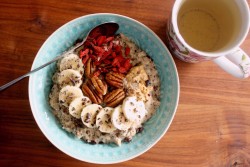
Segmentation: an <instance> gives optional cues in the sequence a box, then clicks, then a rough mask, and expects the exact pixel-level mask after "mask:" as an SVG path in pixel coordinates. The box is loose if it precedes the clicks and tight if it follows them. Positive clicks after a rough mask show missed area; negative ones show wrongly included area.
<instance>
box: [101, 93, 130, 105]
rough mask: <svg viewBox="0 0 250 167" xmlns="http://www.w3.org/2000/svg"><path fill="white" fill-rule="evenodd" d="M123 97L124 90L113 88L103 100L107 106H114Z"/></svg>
mask: <svg viewBox="0 0 250 167" xmlns="http://www.w3.org/2000/svg"><path fill="white" fill-rule="evenodd" d="M124 98H125V92H124V91H123V90H122V89H115V90H113V91H112V92H110V93H108V94H107V95H106V96H105V97H104V102H105V103H106V106H108V107H116V106H117V105H119V104H120V103H121V102H122V101H123V99H124Z"/></svg>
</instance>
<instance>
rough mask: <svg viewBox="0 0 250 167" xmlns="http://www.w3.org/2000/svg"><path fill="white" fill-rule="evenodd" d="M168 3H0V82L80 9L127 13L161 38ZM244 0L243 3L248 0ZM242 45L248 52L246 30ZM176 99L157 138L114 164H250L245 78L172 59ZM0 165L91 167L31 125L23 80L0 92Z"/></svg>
mask: <svg viewBox="0 0 250 167" xmlns="http://www.w3.org/2000/svg"><path fill="white" fill-rule="evenodd" d="M173 3H174V0H167V1H166V0H154V1H151V0H144V1H143V0H137V1H136V0H120V1H115V0H108V1H101V0H100V1H98V0H96V1H92V0H75V1H69V0H68V1H67V0H60V1H59V0H30V1H28V0H1V1H0V75H1V77H0V85H3V84H4V83H6V82H8V81H10V80H12V79H14V78H16V77H18V76H20V75H22V74H24V73H26V72H27V71H29V70H30V68H31V64H32V62H33V59H34V57H35V55H36V53H37V51H38V49H39V48H40V46H41V45H42V44H43V42H44V41H45V40H46V38H47V37H48V36H49V35H50V34H51V33H52V32H54V31H55V30H56V29H57V28H58V27H60V26H61V25H63V24H65V23H66V22H68V21H70V20H72V19H74V18H76V17H79V16H83V15H87V14H91V13H100V12H109V13H117V14H122V15H126V16H129V17H132V18H134V19H136V20H138V21H140V22H142V23H144V24H145V25H147V26H148V27H149V28H151V29H152V30H153V31H154V32H155V33H156V34H157V35H158V36H159V37H160V38H161V39H162V40H163V41H164V42H165V43H166V34H165V31H166V22H167V19H168V17H169V14H170V11H171V8H172V6H173ZM248 3H250V0H248ZM242 48H243V49H244V50H245V51H246V52H247V53H248V54H250V35H248V37H247V39H246V40H245V42H244V43H243V44H242ZM175 62H176V65H177V68H178V71H179V76H180V85H181V88H180V89H181V92H180V101H179V106H178V109H177V113H176V116H175V118H174V120H173V123H172V125H171V126H170V128H169V130H168V132H167V133H166V134H165V136H164V137H163V138H162V139H161V140H160V141H159V142H158V143H157V144H156V145H155V146H154V147H153V148H152V149H150V150H149V151H147V152H146V153H144V154H143V155H141V156H139V157H137V158H135V159H133V160H130V161H127V162H124V163H120V164H116V165H110V166H120V167H123V166H124V167H125V166H127V167H132V166H137V167H139V166H145V167H151V166H155V167H160V166H164V167H183V166H185V167H186V166H187V167H203V166H205V167H224V166H225V167H229V166H233V167H236V166H237V167H243V166H244V167H247V166H250V80H249V79H246V80H239V79H236V78H233V77H232V76H230V75H228V74H226V73H225V72H223V71H222V70H221V69H219V68H218V67H217V66H216V65H215V64H213V63H212V62H203V63H200V64H188V63H184V62H181V61H179V60H178V59H176V58H175ZM0 133H1V135H0V166H1V167H5V166H8V167H9V166H25V167H26V166H32V167H33V166H67V167H68V166H73V167H76V166H91V167H93V166H98V165H95V164H89V163H85V162H81V161H78V160H75V159H73V158H71V157H69V156H67V155H65V154H64V153H62V152H61V151H59V150H58V149H57V148H55V147H54V146H53V145H52V144H51V143H50V142H49V141H48V140H47V139H46V138H45V136H44V135H43V134H42V132H41V131H40V129H39V128H38V126H37V124H36V122H35V120H34V118H33V116H32V113H31V109H30V105H29V100H28V79H24V80H23V81H21V82H19V83H18V84H16V85H14V86H12V87H11V88H9V89H8V90H6V91H4V92H0Z"/></svg>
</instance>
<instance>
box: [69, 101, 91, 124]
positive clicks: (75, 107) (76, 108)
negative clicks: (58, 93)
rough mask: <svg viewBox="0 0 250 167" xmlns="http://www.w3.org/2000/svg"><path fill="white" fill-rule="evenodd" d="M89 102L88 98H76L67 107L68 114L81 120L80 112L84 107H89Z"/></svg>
mask: <svg viewBox="0 0 250 167" xmlns="http://www.w3.org/2000/svg"><path fill="white" fill-rule="evenodd" d="M90 104H91V101H90V99H89V98H88V97H86V96H84V97H78V98H76V99H74V100H73V101H72V102H71V103H70V105H69V113H70V115H72V116H73V117H75V118H77V119H79V118H81V112H82V109H83V108H84V107H86V106H87V105H90Z"/></svg>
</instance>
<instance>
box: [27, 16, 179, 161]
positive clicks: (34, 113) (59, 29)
mask: <svg viewBox="0 0 250 167" xmlns="http://www.w3.org/2000/svg"><path fill="white" fill-rule="evenodd" d="M101 15H110V16H118V17H121V18H125V19H128V20H131V21H132V22H136V23H137V24H139V25H141V26H142V27H144V28H145V29H147V30H148V31H149V32H150V33H151V34H153V35H154V36H155V37H156V39H157V40H158V41H159V42H160V44H161V46H162V47H163V48H165V50H166V52H167V54H168V55H169V58H170V60H171V61H172V64H173V67H174V70H175V71H174V72H175V74H176V79H177V95H176V103H175V108H174V111H173V114H172V117H171V119H170V121H169V124H168V125H167V126H166V128H165V130H164V132H163V133H162V134H161V135H160V137H159V138H158V139H157V140H155V141H154V142H153V143H152V144H151V145H150V146H149V147H147V148H145V149H144V150H143V151H141V152H140V153H138V154H135V155H133V156H131V157H127V158H124V159H121V160H118V161H114V162H111V163H109V162H108V163H102V162H99V161H98V162H97V161H89V160H88V159H84V158H82V157H76V156H74V155H71V154H69V153H68V152H67V151H66V150H64V149H63V148H61V147H60V145H58V144H57V141H54V140H53V139H51V138H50V136H49V135H48V134H47V132H46V131H45V129H43V127H42V125H41V123H40V122H39V114H38V112H35V106H34V104H33V102H32V99H31V95H32V90H33V89H32V84H31V82H32V76H31V77H30V78H29V86H28V94H29V102H30V107H31V111H32V114H33V116H34V118H35V121H36V123H37V125H38V127H39V129H40V130H41V131H42V133H43V134H44V135H45V137H46V138H47V139H48V140H49V141H50V142H51V143H52V144H53V145H54V146H55V147H56V148H58V149H59V150H61V151H62V152H63V153H65V154H67V155H68V156H70V157H72V158H75V159H78V160H80V161H84V162H89V163H94V164H115V163H120V162H124V161H128V160H131V159H133V158H135V157H138V156H140V155H142V154H143V153H145V152H146V151H148V150H149V149H150V148H152V147H153V146H154V145H155V144H156V143H157V142H158V141H159V140H160V139H161V138H162V137H163V136H164V135H165V133H166V132H167V130H168V128H169V127H170V125H171V123H172V121H173V118H174V116H175V113H176V110H177V106H178V103H179V94H180V82H179V75H178V71H177V67H176V64H175V62H174V60H173V57H172V56H171V53H170V52H169V50H168V48H167V47H166V45H165V44H164V43H163V41H162V40H161V39H160V38H159V37H158V36H157V35H156V34H155V33H154V32H153V31H152V30H151V29H150V28H148V27H147V26H146V25H144V24H143V23H141V22H139V21H137V20H135V19H132V18H130V17H127V16H123V15H120V14H114V13H95V14H88V15H84V16H81V17H78V18H76V19H73V20H71V21H69V22H67V23H65V24H64V25H62V26H61V27H59V28H58V29H57V30H56V31H54V32H53V33H52V34H51V35H50V36H49V37H48V38H47V39H46V40H45V42H44V43H43V45H42V46H41V47H40V49H39V51H38V52H37V54H36V57H35V59H34V61H33V63H32V67H31V70H33V69H34V68H35V67H34V63H35V62H36V60H37V59H38V57H37V56H38V55H39V54H40V52H41V49H42V48H43V47H44V45H45V44H46V43H47V41H49V40H50V39H51V38H52V37H53V36H54V34H56V33H57V32H58V31H61V29H63V28H65V27H66V26H67V25H68V24H72V23H73V22H75V21H77V20H80V19H83V18H87V17H92V16H101Z"/></svg>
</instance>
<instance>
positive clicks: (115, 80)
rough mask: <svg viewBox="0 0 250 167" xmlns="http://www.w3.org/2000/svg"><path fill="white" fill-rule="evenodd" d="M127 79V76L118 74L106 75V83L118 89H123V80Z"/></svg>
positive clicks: (110, 73)
mask: <svg viewBox="0 0 250 167" xmlns="http://www.w3.org/2000/svg"><path fill="white" fill-rule="evenodd" d="M124 78H125V75H124V74H122V73H118V72H112V71H111V72H109V73H108V74H107V75H106V81H107V82H108V83H109V84H110V85H111V86H114V87H116V88H122V87H123V79H124Z"/></svg>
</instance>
